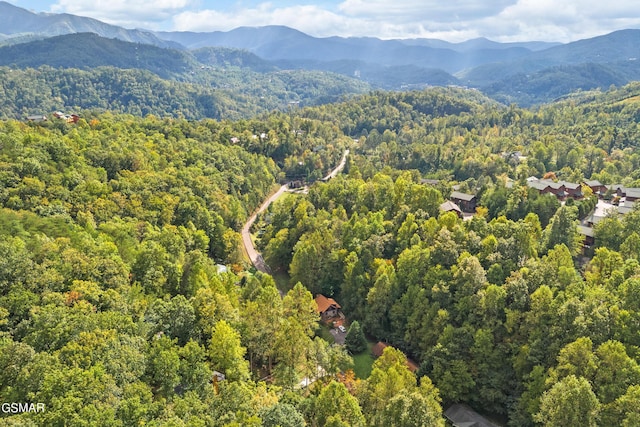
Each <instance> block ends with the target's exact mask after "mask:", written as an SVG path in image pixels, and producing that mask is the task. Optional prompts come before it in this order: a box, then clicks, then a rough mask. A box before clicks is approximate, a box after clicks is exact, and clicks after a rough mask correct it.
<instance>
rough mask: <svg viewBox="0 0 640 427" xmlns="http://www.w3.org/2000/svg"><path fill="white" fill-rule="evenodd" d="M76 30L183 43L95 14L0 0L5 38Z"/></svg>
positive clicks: (30, 37)
mask: <svg viewBox="0 0 640 427" xmlns="http://www.w3.org/2000/svg"><path fill="white" fill-rule="evenodd" d="M74 33H95V34H98V35H100V36H102V37H106V38H117V39H119V40H123V41H127V42H133V43H144V44H151V45H154V46H160V47H173V48H178V47H180V46H179V45H177V44H175V43H171V42H167V41H165V40H161V39H159V38H158V37H157V36H156V35H155V34H153V33H152V32H151V31H145V30H128V29H125V28H122V27H118V26H116V25H110V24H106V23H104V22H101V21H98V20H97V19H93V18H86V17H83V16H76V15H70V14H68V13H33V12H30V11H28V10H26V9H23V8H21V7H18V6H14V5H12V4H11V3H7V2H5V1H0V35H3V38H4V40H5V41H7V40H11V39H12V38H16V37H21V38H23V39H26V40H33V39H35V38H46V37H53V36H60V35H64V34H74Z"/></svg>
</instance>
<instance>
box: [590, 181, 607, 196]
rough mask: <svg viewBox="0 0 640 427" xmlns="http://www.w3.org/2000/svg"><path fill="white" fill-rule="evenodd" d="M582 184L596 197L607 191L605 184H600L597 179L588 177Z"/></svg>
mask: <svg viewBox="0 0 640 427" xmlns="http://www.w3.org/2000/svg"><path fill="white" fill-rule="evenodd" d="M584 185H586V186H587V187H589V188H590V189H591V191H593V194H595V195H596V196H598V197H601V196H603V195H604V193H606V192H607V186H606V185H604V184H602V183H601V182H600V181H598V180H597V179H588V180H586V181H584Z"/></svg>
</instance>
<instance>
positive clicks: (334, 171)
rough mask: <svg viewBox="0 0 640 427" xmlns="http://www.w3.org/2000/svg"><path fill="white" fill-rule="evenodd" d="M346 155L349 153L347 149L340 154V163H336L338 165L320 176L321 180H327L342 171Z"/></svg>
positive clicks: (345, 162)
mask: <svg viewBox="0 0 640 427" xmlns="http://www.w3.org/2000/svg"><path fill="white" fill-rule="evenodd" d="M348 155H349V150H344V154H343V155H342V160H340V163H338V166H336V167H335V168H334V169H333V170H332V171H331V172H329V174H328V175H327V176H325V177H324V178H322V179H323V181H328V180H330V179H331V178H335V177H336V176H338V174H339V173H340V172H342V169H344V165H346V164H347V156H348Z"/></svg>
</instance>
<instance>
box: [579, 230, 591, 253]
mask: <svg viewBox="0 0 640 427" xmlns="http://www.w3.org/2000/svg"><path fill="white" fill-rule="evenodd" d="M578 233H580V236H582V248H583V249H589V248H592V247H593V245H594V243H595V240H594V238H593V236H594V234H593V228H592V227H586V226H584V225H579V226H578Z"/></svg>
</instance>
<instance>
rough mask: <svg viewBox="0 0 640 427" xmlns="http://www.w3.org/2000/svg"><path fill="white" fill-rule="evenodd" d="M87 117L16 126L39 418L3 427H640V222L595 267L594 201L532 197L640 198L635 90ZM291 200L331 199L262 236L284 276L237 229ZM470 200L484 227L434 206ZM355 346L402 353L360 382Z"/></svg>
mask: <svg viewBox="0 0 640 427" xmlns="http://www.w3.org/2000/svg"><path fill="white" fill-rule="evenodd" d="M45 71H46V72H50V73H57V72H58V71H56V70H45ZM13 72H16V71H13ZM30 72H33V71H30ZM7 73H9V71H7ZM5 90H6V89H5ZM105 108H108V107H105ZM78 112H79V113H80V115H81V119H80V120H79V121H78V122H77V123H76V124H69V123H65V122H64V121H61V120H57V119H54V118H51V119H50V120H48V121H46V122H42V123H25V122H20V121H15V120H5V121H3V122H0V182H1V184H2V185H1V186H0V204H1V206H0V209H2V214H1V215H0V254H1V255H0V401H2V402H34V403H43V404H44V405H45V407H46V410H45V411H43V412H39V413H23V414H6V413H5V414H2V415H1V416H2V417H3V420H2V421H3V422H5V423H7V424H8V425H15V426H32V425H47V426H66V425H73V426H83V425H86V426H93V425H110V426H131V425H150V426H155V425H175V426H183V425H184V426H187V425H188V426H260V425H262V426H274V427H275V426H283V427H284V426H304V425H309V426H319V427H321V426H332V427H338V426H365V425H368V426H369V425H370V426H389V425H397V426H444V425H445V421H444V418H443V415H442V413H443V408H447V407H448V406H449V405H450V404H452V403H457V402H463V403H467V404H469V405H470V406H472V407H473V408H475V409H476V410H477V411H479V412H481V413H483V414H485V415H487V416H489V417H491V418H492V419H494V420H497V421H498V422H502V423H504V424H507V425H512V426H535V425H543V426H568V425H588V426H596V425H602V426H610V425H621V426H633V425H638V424H639V423H640V411H639V410H638V408H640V366H638V359H639V357H640V338H639V337H640V332H639V331H640V330H639V327H640V324H639V322H640V303H639V302H638V294H639V292H640V263H639V262H640V235H639V233H640V208H634V209H633V210H632V211H631V212H629V213H627V214H626V215H624V216H617V215H615V214H611V215H609V216H608V217H607V218H605V220H603V221H602V222H600V223H598V224H596V226H595V227H594V235H595V247H593V248H590V249H589V250H585V248H583V245H582V240H581V237H580V235H579V233H578V228H577V224H578V219H579V218H583V217H584V216H585V215H586V214H587V213H588V211H589V210H591V209H592V207H593V203H594V201H595V197H596V195H593V194H591V193H589V191H588V189H587V188H584V193H585V196H586V197H585V198H584V199H581V200H573V199H569V200H567V201H566V202H563V203H560V202H559V201H558V200H557V199H556V198H555V197H554V196H552V195H549V194H546V195H543V194H538V193H537V192H535V191H534V190H533V189H531V188H529V187H528V186H527V178H528V177H530V176H532V175H534V176H538V177H543V176H546V177H550V178H552V179H559V180H566V181H571V182H578V183H580V182H582V181H584V180H586V179H591V180H599V181H601V182H602V183H603V184H620V185H624V186H627V187H634V186H635V187H640V176H639V175H638V173H639V172H638V171H639V170H640V155H639V154H638V153H637V145H638V141H640V138H639V137H640V135H639V134H640V86H639V85H637V84H634V85H629V86H626V87H623V88H620V89H616V90H612V91H610V92H606V93H584V94H579V95H577V96H575V97H572V98H571V99H568V100H565V101H563V102H559V103H555V104H551V105H547V106H542V107H540V108H538V109H521V108H518V107H515V106H510V107H505V106H501V105H499V104H497V103H495V102H493V101H491V100H489V99H488V98H485V97H484V96H482V95H481V94H480V93H478V92H476V91H466V90H461V89H429V90H425V91H419V92H417V91H416V92H406V93H386V92H374V93H371V94H369V95H364V96H361V97H359V98H356V99H353V100H349V101H345V102H342V103H336V104H328V105H323V106H317V107H312V108H301V109H291V110H290V111H288V112H286V113H284V112H279V113H271V114H265V115H263V116H259V117H256V118H252V119H242V120H234V121H228V120H211V119H206V120H200V121H188V120H186V119H183V118H164V117H162V116H154V115H150V114H148V113H145V116H144V117H141V116H135V115H126V114H121V113H112V112H104V113H102V112H96V111H83V112H81V111H78ZM345 148H349V149H350V151H351V155H350V157H349V162H348V165H347V167H346V169H345V173H344V174H343V175H340V176H338V177H337V178H334V179H331V180H329V181H328V182H321V181H318V180H319V178H321V177H322V176H324V174H325V173H326V171H327V170H329V169H330V168H331V167H332V166H334V165H335V164H337V162H338V161H339V159H340V157H341V155H342V153H343V151H344V149H345ZM516 152H518V153H521V156H520V157H519V156H517V155H514V153H516ZM425 179H430V180H429V181H425ZM288 180H303V181H305V182H308V183H313V182H314V181H317V182H315V183H314V184H313V185H310V186H309V189H308V194H305V192H300V193H297V194H289V195H287V196H285V197H283V198H281V199H279V200H278V201H277V202H275V203H274V204H273V205H272V206H271V207H270V209H269V210H268V211H267V212H266V213H265V214H264V215H261V216H260V218H259V221H258V222H256V224H255V230H254V231H255V235H256V238H257V241H258V245H259V247H260V248H261V250H262V253H263V255H264V258H265V260H266V262H267V263H268V264H269V265H270V266H271V268H272V270H273V271H274V277H271V276H269V275H267V274H262V273H260V272H258V271H256V270H255V269H254V268H252V267H251V266H250V265H249V264H248V263H247V261H246V258H245V255H244V254H243V252H242V244H241V238H240V233H239V232H240V230H241V228H242V225H243V224H244V222H245V220H246V219H247V217H248V216H249V214H250V213H251V212H253V211H254V210H255V209H256V207H257V206H259V205H260V204H261V202H262V200H263V199H264V198H265V197H266V196H267V195H268V194H269V193H271V192H272V191H273V190H274V188H275V187H277V184H278V183H282V182H285V181H288ZM432 183H433V184H432ZM454 186H455V188H456V189H458V190H460V191H466V192H469V193H472V194H475V195H477V197H478V200H479V206H478V208H477V209H476V212H475V215H473V216H471V217H469V218H465V220H463V219H461V218H459V217H458V216H457V215H456V214H455V213H452V212H441V211H440V205H441V203H442V202H443V201H445V200H447V199H448V198H449V197H450V194H451V191H452V189H453V188H454ZM318 293H322V294H324V295H326V296H329V297H333V298H335V299H336V300H337V301H338V302H339V303H340V304H341V306H342V310H343V312H344V314H345V316H346V318H347V320H348V322H349V323H350V324H351V327H350V329H349V332H348V333H347V338H348V339H347V340H346V344H347V345H346V346H344V347H343V346H336V345H332V344H331V340H330V339H327V337H326V336H325V335H326V334H325V333H324V332H323V328H324V327H323V326H322V325H321V324H320V322H319V316H318V313H317V310H316V308H317V306H316V303H315V301H314V298H313V297H314V296H315V295H316V294H318ZM362 331H363V332H364V334H363V332H362ZM363 335H366V337H367V338H369V339H371V340H375V341H384V342H387V343H388V344H390V345H391V346H389V347H387V349H386V350H385V351H384V352H383V353H382V355H381V356H380V357H379V358H377V359H376V360H375V361H374V362H372V365H371V366H370V370H369V372H367V373H366V374H364V375H362V374H356V373H355V371H354V370H353V369H355V368H356V364H355V362H354V361H355V359H356V356H357V354H359V352H361V351H362V349H363V348H365V350H364V353H366V352H367V351H368V349H367V344H366V343H365V342H363ZM407 356H409V357H410V358H412V359H413V360H415V361H416V362H417V363H418V364H419V366H420V367H419V369H418V371H417V372H416V373H413V372H412V371H411V370H409V368H408V366H407ZM314 379H315V380H316V381H314V382H313V383H312V384H311V385H307V383H308V382H309V380H314ZM305 380H306V381H305Z"/></svg>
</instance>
